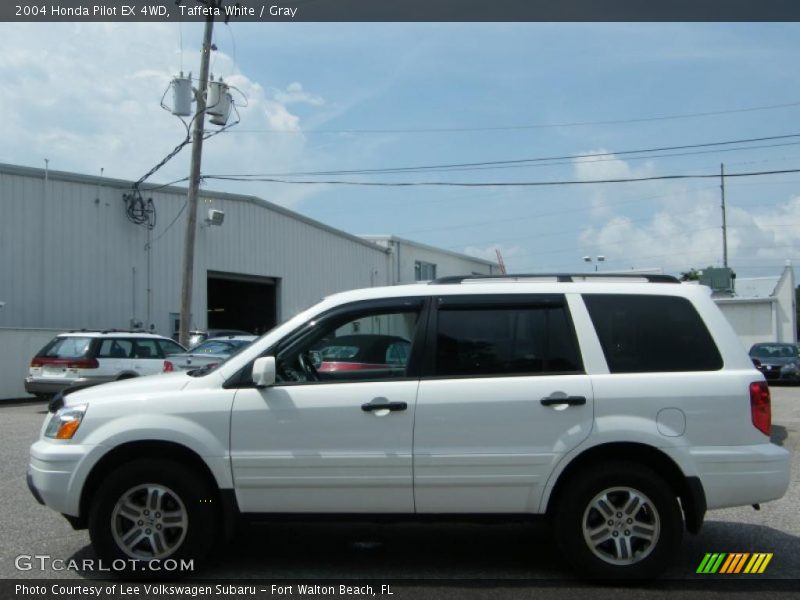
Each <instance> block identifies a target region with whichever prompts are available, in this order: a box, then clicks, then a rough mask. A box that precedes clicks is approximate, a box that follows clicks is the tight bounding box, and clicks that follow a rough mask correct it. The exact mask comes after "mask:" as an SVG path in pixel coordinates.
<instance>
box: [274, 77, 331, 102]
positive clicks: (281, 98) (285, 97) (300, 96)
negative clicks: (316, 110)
mask: <svg viewBox="0 0 800 600" xmlns="http://www.w3.org/2000/svg"><path fill="white" fill-rule="evenodd" d="M275 100H277V101H278V102H281V103H283V104H287V105H288V104H310V105H311V106H322V105H323V104H325V100H323V99H322V98H321V97H320V96H315V95H314V94H309V93H308V92H306V91H305V90H304V89H303V86H302V85H301V84H300V83H298V82H296V81H295V82H292V83H290V84H289V85H288V86H286V90H278V91H277V92H275Z"/></svg>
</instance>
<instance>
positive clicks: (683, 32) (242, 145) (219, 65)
mask: <svg viewBox="0 0 800 600" xmlns="http://www.w3.org/2000/svg"><path fill="white" fill-rule="evenodd" d="M0 29H2V30H3V36H4V39H5V40H6V44H5V46H6V48H8V50H7V51H4V53H3V55H0V76H2V78H3V81H4V85H3V86H2V90H0V110H1V111H2V114H3V115H4V117H5V129H6V134H7V136H8V138H7V139H8V140H14V143H13V144H9V143H7V144H4V145H3V147H2V148H0V161H2V162H10V163H16V164H25V165H31V166H43V164H44V162H43V161H44V158H45V157H46V158H48V159H49V160H50V166H51V168H54V169H59V170H67V171H77V172H83V173H91V174H99V172H100V169H101V168H102V169H104V173H105V174H106V175H109V176H113V177H121V178H130V179H138V177H140V176H141V175H142V174H144V173H145V172H146V171H147V170H148V169H149V168H150V167H151V166H153V165H154V164H156V163H157V162H159V161H160V160H161V158H162V157H163V156H164V155H166V154H167V153H168V152H169V151H170V150H171V149H172V147H173V146H174V145H175V144H177V143H178V142H179V141H180V139H181V137H182V135H183V126H182V125H181V124H180V123H178V121H177V119H176V118H175V117H173V116H171V115H170V114H169V113H167V112H165V111H163V110H161V109H160V108H159V105H158V103H159V99H160V97H161V94H162V93H163V92H164V90H165V89H166V86H167V84H168V82H169V79H170V77H171V76H172V75H174V74H175V73H177V71H178V70H179V69H180V68H181V66H183V69H184V70H187V71H188V70H191V71H193V72H194V73H195V74H196V73H197V71H198V61H199V52H198V48H199V42H200V39H201V35H202V31H201V28H200V26H199V25H196V24H182V25H180V26H179V25H178V24H175V23H171V24H34V25H19V24H15V25H13V26H12V25H11V24H2V25H0ZM799 33H800V27H799V26H798V25H797V24H578V23H575V24H570V23H566V24H536V23H523V24H420V23H415V24H251V23H235V22H234V23H231V24H230V25H229V26H226V25H223V24H218V25H217V27H216V34H215V43H216V45H217V47H218V50H217V52H216V53H215V56H214V59H213V68H212V70H213V71H214V73H215V74H216V75H217V76H219V75H222V76H223V77H225V78H226V79H228V80H229V81H230V82H231V83H233V84H234V85H235V86H236V87H238V88H239V89H241V90H242V91H243V92H244V93H245V95H246V96H247V98H248V103H249V105H248V106H247V107H246V108H242V109H241V114H242V122H241V123H240V124H239V125H238V126H236V127H235V128H233V129H232V130H230V132H228V133H225V134H223V135H220V136H217V137H215V138H212V139H211V140H209V141H208V142H207V143H206V146H205V153H204V162H203V172H204V173H205V174H242V173H293V172H305V171H321V170H351V169H376V168H385V167H405V166H418V165H431V164H451V163H464V162H481V161H496V160H514V159H522V158H535V157H547V156H574V155H581V154H592V153H615V152H621V151H625V150H633V149H641V148H651V147H664V146H677V145H686V144H697V143H705V142H715V141H725V140H735V139H743V138H753V137H763V136H776V135H785V134H794V133H800V124H798V123H797V121H798V117H800V106H793V107H785V108H779V109H769V110H753V111H749V112H738V113H730V114H722V115H710V116H705V117H695V118H680V119H663V120H652V121H640V122H630V123H615V124H605V125H603V124H594V125H580V126H578V125H573V126H553V125H557V124H565V123H587V122H589V123H597V122H599V121H621V120H631V119H641V118H649V117H658V116H670V115H682V114H690V113H707V112H720V111H730V110H736V109H744V108H751V107H762V106H774V105H780V104H791V103H798V102H800V78H798V76H797V65H798V64H800V43H799V42H798V41H797V40H798V39H800V37H799V36H798V34H799ZM181 48H182V51H181ZM533 125H536V126H542V127H530V126H533ZM515 126H524V127H521V128H516V129H499V130H498V129H495V130H483V131H441V130H443V129H444V130H446V129H479V128H500V127H515ZM420 129H426V130H431V129H433V130H439V131H426V132H419V131H408V130H420ZM352 130H356V131H352ZM364 130H370V131H364ZM796 142H800V138H796V139H794V138H793V139H787V140H784V141H783V143H791V144H794V143H796ZM773 143H774V142H773ZM766 144H768V143H765V144H762V145H766ZM188 158H189V151H188V149H186V150H185V151H184V153H182V154H181V155H179V156H178V157H177V158H176V159H174V160H173V161H171V162H170V163H169V164H168V165H167V166H165V167H164V168H163V169H162V170H161V171H159V173H157V174H156V175H155V176H154V177H153V178H152V180H151V181H152V182H154V183H160V182H166V181H170V180H173V179H177V178H179V177H183V176H185V175H186V174H187V173H188ZM720 162H724V163H725V165H726V170H727V171H728V172H731V173H734V172H741V171H759V170H776V169H793V168H800V145H784V146H780V147H773V148H759V149H752V150H747V151H731V152H722V153H705V154H695V155H690V156H680V157H656V158H648V159H644V160H634V159H631V157H628V156H625V155H621V156H618V157H615V156H609V157H605V158H604V159H603V160H587V159H577V160H566V161H560V164H556V165H547V166H542V165H536V166H527V167H525V168H503V169H487V170H473V171H465V172H445V173H414V174H406V175H397V174H379V175H341V176H331V177H327V178H326V179H331V178H332V179H337V180H348V181H354V180H357V181H450V182H455V181H466V182H501V181H502V182H510V181H552V180H594V179H604V178H618V177H623V178H624V177H642V176H658V175H669V174H680V173H716V172H718V171H719V165H720ZM306 179H311V178H310V177H307V178H306ZM726 185H727V190H726V191H727V200H728V205H729V213H728V222H729V225H730V230H729V236H728V237H729V254H730V263H731V265H732V266H733V267H734V268H735V270H736V271H737V273H739V275H740V276H758V275H773V274H777V273H778V272H779V271H780V269H781V268H782V266H783V264H784V262H785V260H786V259H791V260H793V262H794V263H797V262H798V261H800V173H798V174H788V175H782V176H771V177H763V178H747V179H732V178H729V179H728V180H727V182H726ZM207 187H209V188H212V189H218V190H223V191H236V192H244V193H251V194H255V195H258V196H261V197H263V198H265V199H267V200H271V201H273V202H277V203H279V204H283V205H285V206H288V207H290V208H292V209H294V210H297V211H299V212H302V213H304V214H307V215H309V216H311V217H313V218H316V219H319V220H321V221H324V222H326V223H329V224H331V225H333V226H336V227H339V228H342V229H344V230H346V231H349V232H352V233H364V234H377V233H393V234H396V235H399V236H402V237H408V238H410V239H414V240H418V241H421V242H425V243H429V244H433V245H436V246H441V247H444V248H449V249H453V250H458V251H462V252H469V253H472V254H476V255H481V256H485V257H493V256H494V248H496V247H499V248H500V249H501V250H502V252H503V254H504V257H505V260H506V263H507V265H508V267H509V269H510V270H513V271H550V270H583V269H585V268H586V266H585V265H584V263H583V261H582V257H583V256H585V255H590V256H597V255H604V256H605V257H606V265H607V268H615V269H623V268H630V267H636V268H645V267H661V268H663V269H664V270H665V271H666V272H672V273H677V272H679V271H681V270H686V269H688V268H690V267H697V268H702V267H705V266H708V265H718V264H720V263H721V259H722V247H721V232H720V229H719V225H720V210H719V181H718V180H711V179H708V180H681V181H655V182H646V183H629V184H614V185H605V186H599V185H583V186H563V187H536V188H525V187H506V188H495V187H484V188H446V187H441V188H429V187H406V188H376V187H351V186H343V185H342V186H306V185H285V184H271V183H257V182H253V183H238V182H223V181H211V180H210V181H208V183H207Z"/></svg>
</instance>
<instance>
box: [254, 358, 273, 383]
mask: <svg viewBox="0 0 800 600" xmlns="http://www.w3.org/2000/svg"><path fill="white" fill-rule="evenodd" d="M253 383H255V384H256V387H260V388H263V387H269V386H271V385H275V357H274V356H262V357H261V358H257V359H256V362H254V363H253Z"/></svg>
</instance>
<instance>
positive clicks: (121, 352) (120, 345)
mask: <svg viewBox="0 0 800 600" xmlns="http://www.w3.org/2000/svg"><path fill="white" fill-rule="evenodd" d="M132 352H133V342H131V341H130V340H117V339H105V340H103V341H101V342H100V349H99V350H98V351H97V358H130V357H131V354H132Z"/></svg>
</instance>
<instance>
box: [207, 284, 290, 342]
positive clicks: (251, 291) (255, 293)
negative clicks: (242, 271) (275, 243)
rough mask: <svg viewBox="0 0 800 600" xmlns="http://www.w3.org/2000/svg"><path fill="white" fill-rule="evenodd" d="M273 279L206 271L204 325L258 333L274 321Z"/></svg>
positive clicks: (275, 299)
mask: <svg viewBox="0 0 800 600" xmlns="http://www.w3.org/2000/svg"><path fill="white" fill-rule="evenodd" d="M277 288H278V286H277V281H276V280H275V279H271V278H268V277H254V276H250V275H239V274H236V273H221V272H218V271H209V272H208V328H209V329H241V330H242V331H249V332H251V333H254V334H261V333H264V332H265V331H267V330H269V329H272V328H273V327H274V326H275V325H276V323H277Z"/></svg>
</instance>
